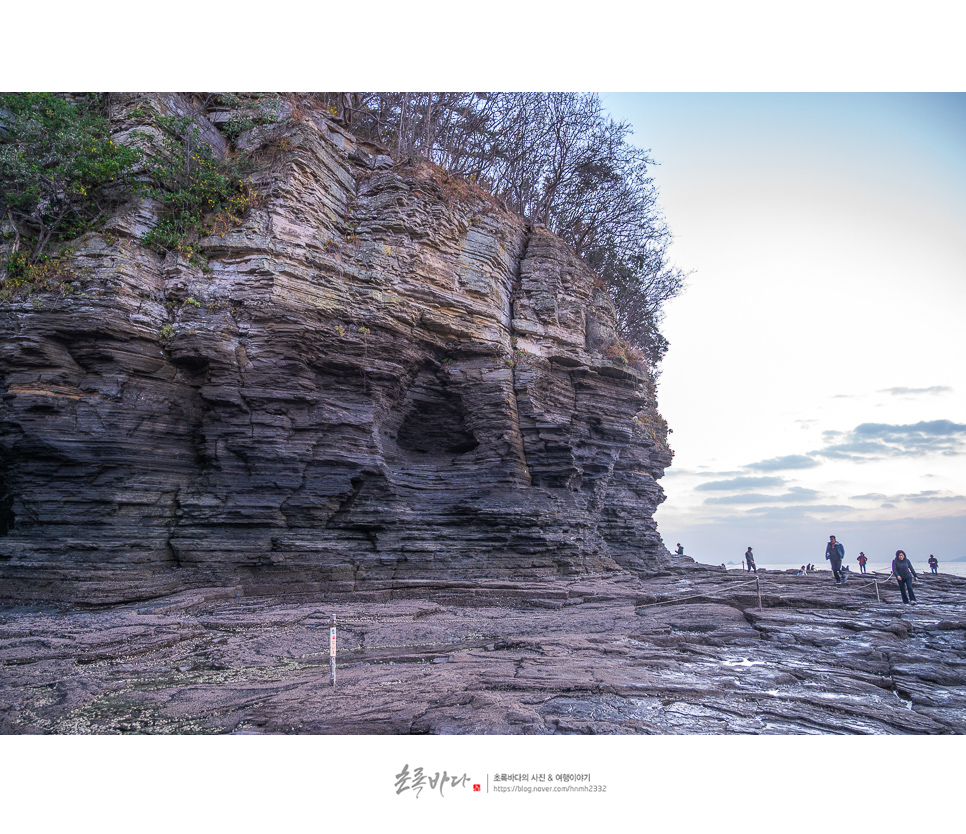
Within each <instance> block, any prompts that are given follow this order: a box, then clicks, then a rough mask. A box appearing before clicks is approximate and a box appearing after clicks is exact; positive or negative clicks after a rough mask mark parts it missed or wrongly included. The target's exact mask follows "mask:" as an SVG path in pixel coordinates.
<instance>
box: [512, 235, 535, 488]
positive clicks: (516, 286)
mask: <svg viewBox="0 0 966 834" xmlns="http://www.w3.org/2000/svg"><path fill="white" fill-rule="evenodd" d="M532 239H533V226H532V225H531V224H530V223H527V224H526V225H525V226H524V228H523V241H522V243H521V246H520V254H519V256H518V257H517V259H516V264H515V268H514V272H513V286H512V288H511V291H510V322H509V328H508V329H509V334H510V350H511V351H512V352H511V355H510V358H509V362H510V392H511V396H510V414H511V418H512V419H513V421H514V427H513V428H514V440H515V441H516V442H517V445H518V449H519V453H520V458H521V460H522V461H523V466H524V469H525V471H526V477H527V483H528V484H529V485H530V486H533V475H532V474H531V471H530V465H529V463H528V462H527V449H526V444H525V443H524V442H523V429H522V427H521V425H520V406H519V401H518V400H517V367H516V366H517V362H516V351H515V349H514V344H515V343H516V331H515V329H514V325H513V321H514V318H515V317H516V315H517V305H518V303H519V301H520V297H521V295H522V293H523V264H524V262H525V261H526V259H527V254H528V253H529V251H530V241H531V240H532Z"/></svg>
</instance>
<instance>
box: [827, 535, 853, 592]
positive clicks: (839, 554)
mask: <svg viewBox="0 0 966 834" xmlns="http://www.w3.org/2000/svg"><path fill="white" fill-rule="evenodd" d="M825 558H826V559H828V560H829V562H831V563H832V576H834V577H835V584H836V585H844V584H845V583H846V581H847V580H848V577H847V576H846V575H845V574H844V573H842V560H843V559H844V558H845V546H844V545H843V544H842V542H838V541H836V540H835V536H829V537H828V544H827V545H825Z"/></svg>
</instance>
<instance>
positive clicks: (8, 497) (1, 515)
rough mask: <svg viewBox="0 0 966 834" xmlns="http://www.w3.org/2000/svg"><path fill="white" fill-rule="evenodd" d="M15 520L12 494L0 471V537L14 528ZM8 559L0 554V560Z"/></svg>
mask: <svg viewBox="0 0 966 834" xmlns="http://www.w3.org/2000/svg"><path fill="white" fill-rule="evenodd" d="M16 521H17V519H16V517H15V516H14V512H13V493H12V492H11V491H10V489H9V487H8V486H7V479H6V476H5V474H4V472H3V471H2V470H0V536H6V535H7V534H8V533H9V532H10V531H11V530H13V528H14V524H15V523H16ZM4 558H10V557H9V556H4V555H3V554H0V559H4Z"/></svg>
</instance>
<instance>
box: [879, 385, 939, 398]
mask: <svg viewBox="0 0 966 834" xmlns="http://www.w3.org/2000/svg"><path fill="white" fill-rule="evenodd" d="M952 390H953V389H952V388H950V387H949V386H948V385H932V386H930V387H929V388H883V389H881V390H880V391H879V393H880V394H892V395H893V396H894V397H906V396H912V395H915V394H932V395H936V394H950V393H952Z"/></svg>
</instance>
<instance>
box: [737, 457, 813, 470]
mask: <svg viewBox="0 0 966 834" xmlns="http://www.w3.org/2000/svg"><path fill="white" fill-rule="evenodd" d="M821 465H822V464H821V463H820V462H819V461H817V460H815V459H814V458H810V457H809V456H808V455H783V456H782V457H779V458H769V459H768V460H760V461H758V462H757V463H749V464H748V465H747V466H746V467H745V468H746V469H755V470H757V471H759V472H777V471H780V470H783V469H811V468H812V467H813V466H821Z"/></svg>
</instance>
